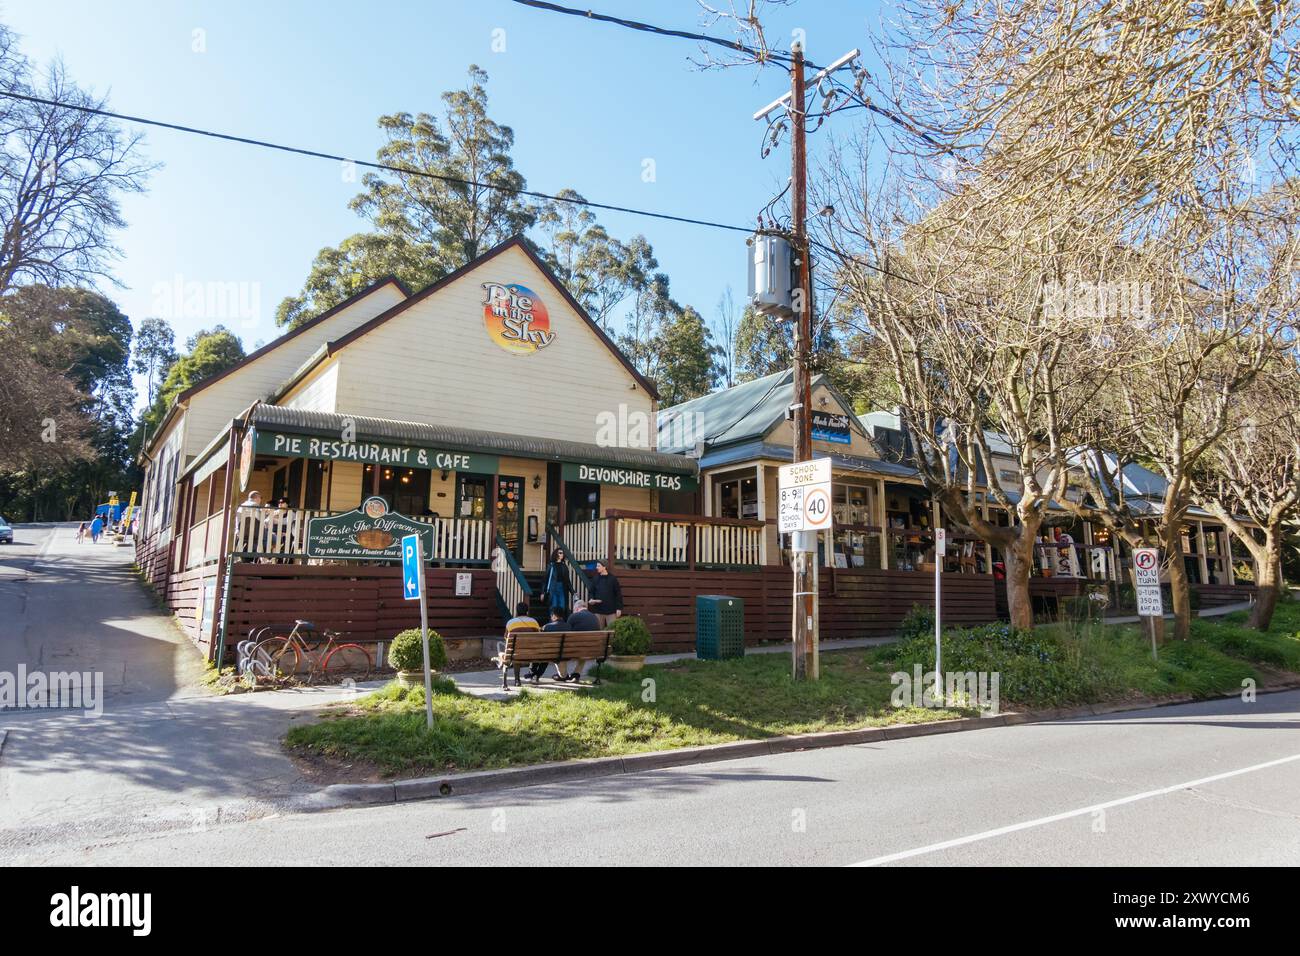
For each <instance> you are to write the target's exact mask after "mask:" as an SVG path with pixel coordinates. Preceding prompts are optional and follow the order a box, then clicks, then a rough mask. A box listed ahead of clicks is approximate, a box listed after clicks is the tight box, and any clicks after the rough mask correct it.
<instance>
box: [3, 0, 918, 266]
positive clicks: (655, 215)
mask: <svg viewBox="0 0 1300 956" xmlns="http://www.w3.org/2000/svg"><path fill="white" fill-rule="evenodd" d="M517 2H523V0H517ZM0 96H2V97H7V98H9V99H15V100H23V101H25V102H28V103H39V104H41V105H43V106H52V107H55V108H56V109H66V110H73V111H74V112H78V113H86V114H90V115H93V116H103V117H106V118H108V119H115V120H121V121H122V122H126V123H138V124H140V125H142V126H156V127H158V128H160V129H169V130H173V131H176V132H180V133H191V134H193V135H195V136H206V137H209V138H211V139H219V140H224V141H226V142H231V143H242V144H244V145H245V146H257V147H260V148H262V149H271V150H276V151H278V152H281V153H290V154H293V155H297V156H308V157H311V158H313V159H328V160H330V161H331V162H340V163H353V164H354V165H357V166H364V167H366V168H368V169H378V170H382V171H383V172H390V173H400V174H402V175H405V176H421V177H423V178H426V179H435V180H438V181H440V182H446V183H455V184H457V185H461V186H475V187H478V188H481V189H495V190H499V191H501V192H510V193H514V194H516V195H521V196H528V197H530V198H533V199H546V200H550V201H552V202H562V203H570V204H572V205H576V206H587V207H590V208H592V209H604V210H607V211H609V212H622V213H627V214H628V215H632V216H645V217H648V218H651V219H661V220H666V221H668V222H679V223H683V224H685V225H690V226H704V227H707V228H710V229H726V230H729V231H731V232H743V233H744V234H745V235H751V234H753V233H754V232H756V231H757V229H756V227H754V226H734V225H731V224H730V223H725V222H712V221H710V220H707V219H692V218H690V217H688V216H674V215H671V214H669V213H663V212H651V211H649V210H646V209H633V208H632V207H630V206H615V205H612V204H610V203H599V202H593V201H591V200H589V199H574V198H572V197H569V196H555V195H551V194H550V193H542V192H536V191H534V190H529V189H511V188H509V187H507V186H501V185H498V184H496V183H483V182H477V181H475V180H472V179H461V178H458V177H456V176H443V175H440V174H438V173H431V172H428V171H426V170H422V169H410V168H407V167H403V166H393V165H390V164H388V163H376V162H371V161H369V160H364V159H352V158H349V157H347V156H339V155H335V154H333V153H323V152H320V151H318V150H313V149H304V148H302V147H299V146H285V145H283V144H281V143H271V142H268V141H266V140H259V139H253V138H251V137H247V136H236V135H235V134H233V133H219V132H216V131H214V130H207V129H201V128H199V127H197V126H185V125H183V124H180V123H168V122H164V121H163V120H155V119H149V118H148V117H144V116H133V115H131V114H129V113H116V112H113V111H112V110H105V109H100V108H99V107H93V106H84V105H81V104H77V103H63V102H60V101H58V100H51V99H46V98H44V97H40V96H31V95H28V94H25V93H13V92H9V91H5V90H0ZM777 198H780V197H777ZM813 244H814V245H818V246H821V247H822V248H823V249H825V250H826V251H827V252H832V253H834V254H835V255H837V256H838V255H839V253H838V252H835V250H833V249H831V248H830V247H829V246H825V245H823V244H821V243H817V242H815V241H814V243H813ZM861 264H862V265H864V266H866V267H867V268H868V269H871V270H873V271H875V272H879V273H880V274H882V275H886V276H890V277H891V278H895V279H899V280H901V281H903V282H909V283H911V284H913V285H918V286H920V285H923V283H920V282H917V281H916V280H914V279H910V278H908V277H907V276H903V275H898V274H896V273H893V272H891V271H890V270H888V269H884V268H882V267H880V266H877V265H874V264H872V263H870V262H862V263H861Z"/></svg>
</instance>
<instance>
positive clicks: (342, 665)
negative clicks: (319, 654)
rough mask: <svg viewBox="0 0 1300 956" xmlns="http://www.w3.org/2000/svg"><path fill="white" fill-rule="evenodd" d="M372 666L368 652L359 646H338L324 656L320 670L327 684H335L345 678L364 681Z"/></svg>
mask: <svg viewBox="0 0 1300 956" xmlns="http://www.w3.org/2000/svg"><path fill="white" fill-rule="evenodd" d="M372 666H373V664H372V662H371V660H370V652H369V651H367V650H366V649H365V648H364V647H362V646H361V645H360V644H340V645H339V646H338V647H336V648H334V650H332V651H330V652H329V653H328V654H326V655H325V660H324V661H323V662H322V664H321V670H322V671H324V672H325V680H326V682H327V683H331V684H337V683H338V682H339V681H341V680H343V679H344V678H346V677H350V678H352V679H353V680H356V681H362V680H366V679H367V678H368V677H369V676H370V669H371V667H372Z"/></svg>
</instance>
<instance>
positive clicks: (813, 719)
mask: <svg viewBox="0 0 1300 956" xmlns="http://www.w3.org/2000/svg"><path fill="white" fill-rule="evenodd" d="M1243 622H1244V616H1240V617H1239V616H1236V615H1233V616H1229V617H1228V618H1226V619H1218V620H1215V621H1211V620H1199V621H1197V623H1196V625H1195V627H1194V629H1193V635H1192V639H1191V640H1189V641H1187V642H1185V643H1178V644H1173V643H1170V644H1166V645H1165V646H1164V647H1162V648H1161V649H1160V658H1159V661H1152V659H1151V651H1150V644H1149V641H1148V640H1146V639H1145V638H1144V636H1143V634H1142V632H1141V631H1140V630H1139V629H1138V628H1137V627H1136V626H1123V627H1111V626H1105V627H1103V626H1101V625H1087V626H1082V627H1079V626H1071V625H1066V624H1058V625H1048V626H1043V627H1039V628H1037V629H1035V630H1034V631H1032V632H1016V631H1013V630H1011V629H1010V628H1009V627H1007V626H1006V625H987V626H984V627H979V628H970V629H965V630H954V631H949V632H946V633H945V638H944V669H945V670H948V671H952V670H958V671H977V672H978V671H986V672H994V671H996V672H998V673H999V674H1000V675H1001V682H1000V690H1001V706H1002V708H1003V709H1009V708H1012V707H1018V708H1035V707H1059V706H1068V705H1071V704H1084V703H1097V702H1102V701H1124V700H1128V699H1133V700H1137V699H1143V698H1160V697H1164V696H1169V695H1176V694H1191V695H1193V696H1196V697H1206V696H1212V695H1217V694H1224V693H1229V692H1232V691H1235V690H1240V689H1241V687H1242V681H1244V680H1247V679H1255V680H1259V679H1260V678H1261V677H1262V676H1264V673H1263V672H1262V671H1261V670H1260V668H1261V666H1262V667H1264V668H1266V669H1269V670H1279V669H1280V670H1288V671H1297V672H1300V604H1296V603H1290V604H1284V605H1282V606H1280V607H1279V609H1278V614H1277V617H1276V618H1275V620H1274V624H1273V627H1272V629H1271V630H1270V631H1269V633H1267V634H1259V633H1256V632H1254V631H1251V630H1249V629H1247V628H1245V627H1244V623H1243ZM918 663H919V664H921V665H922V667H923V669H931V668H933V665H934V643H933V637H932V636H930V635H929V634H926V633H924V632H922V631H919V630H918V631H917V632H915V633H913V635H912V636H910V637H904V639H903V640H902V641H900V642H899V643H898V644H893V645H887V646H885V647H880V648H873V649H870V650H865V651H864V650H852V651H837V652H832V653H827V654H824V655H823V656H822V679H821V680H820V681H818V682H816V683H798V684H796V683H795V682H794V681H793V680H792V679H791V677H790V661H789V657H788V656H787V655H785V654H761V655H751V656H749V657H746V658H744V659H741V660H734V661H695V660H683V661H678V662H674V663H671V664H662V665H657V666H648V667H646V668H645V670H643V671H640V672H636V673H625V672H617V671H610V670H608V669H606V670H605V671H603V674H604V675H605V682H604V683H603V684H602V685H600V686H599V687H592V688H589V689H586V690H583V691H579V692H575V693H564V692H556V693H529V692H527V691H525V692H523V693H521V694H519V695H518V696H517V697H515V698H513V699H511V700H509V701H496V700H485V699H482V698H477V697H472V696H469V695H466V694H462V693H460V692H459V691H458V690H457V689H456V686H455V684H454V683H453V682H452V681H451V680H450V679H447V678H439V679H438V680H437V681H436V683H435V687H434V695H433V712H434V726H433V729H432V730H427V729H426V728H425V715H424V690H423V688H414V689H411V690H407V689H403V688H400V687H398V686H396V685H390V686H389V687H387V688H385V689H384V690H382V691H380V692H378V693H376V694H373V695H371V696H369V697H366V698H363V699H361V700H360V701H357V702H355V703H353V704H350V705H348V706H346V707H341V708H336V709H332V710H331V711H328V712H327V713H326V714H325V715H324V717H323V719H322V720H320V721H319V722H317V723H313V724H309V725H305V726H301V727H295V728H293V729H292V730H290V732H289V734H288V736H287V737H286V744H287V745H288V746H289V747H290V748H291V749H292V750H296V751H298V752H300V753H302V754H304V755H309V756H312V757H317V758H325V759H326V760H337V761H348V762H352V761H361V762H364V763H366V764H369V765H371V766H373V767H375V768H377V769H378V770H380V771H381V772H382V773H384V774H386V775H389V776H393V775H410V774H413V773H431V772H436V773H443V772H452V771H465V770H479V769H488V768H496V767H508V766H521V765H525V764H533V763H544V762H548V761H555V760H568V759H575V758H581V757H600V756H614V755H620V754H630V753H638V752H642V751H648V750H665V749H671V748H676V747H689V746H696V745H701V744H714V743H723V742H727V741H734V740H753V739H762V738H766V737H775V736H780V735H784V734H799V733H812V732H816V731H824V730H844V729H850V728H856V727H870V726H884V725H888V724H899V723H917V722H922V721H932V720H943V719H952V718H955V717H959V716H963V715H966V714H971V713H974V711H971V710H960V709H956V708H946V709H937V708H923V707H895V706H893V705H892V703H891V695H892V692H893V690H894V684H893V682H892V681H891V680H890V674H891V673H893V672H895V671H908V672H910V671H911V670H912V668H913V665H914V664H918Z"/></svg>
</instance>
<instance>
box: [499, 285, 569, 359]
mask: <svg viewBox="0 0 1300 956" xmlns="http://www.w3.org/2000/svg"><path fill="white" fill-rule="evenodd" d="M483 293H484V295H483V324H484V326H485V327H486V328H487V332H488V336H489V337H490V338H491V339H492V341H493V342H495V343H496V344H497V345H499V346H501V348H503V349H505V350H506V351H507V352H513V353H515V354H516V355H531V354H532V353H533V352H537V351H540V350H541V349H544V348H546V347H547V346H548V345H550V344H551V343H552V342H554V341H555V333H554V332H553V331H551V316H550V313H548V312H547V311H546V305H545V304H544V303H543V302H542V301H541V300H540V299H538V298H537V296H536V295H535V294H534V293H533V290H532V289H530V288H528V287H527V286H523V285H520V284H519V283H517V282H510V283H501V282H484V283H483Z"/></svg>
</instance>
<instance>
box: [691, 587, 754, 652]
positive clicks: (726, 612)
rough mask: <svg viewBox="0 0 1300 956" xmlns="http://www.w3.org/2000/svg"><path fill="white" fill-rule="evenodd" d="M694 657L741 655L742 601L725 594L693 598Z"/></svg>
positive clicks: (742, 633) (743, 625)
mask: <svg viewBox="0 0 1300 956" xmlns="http://www.w3.org/2000/svg"><path fill="white" fill-rule="evenodd" d="M695 656H696V657H698V658H699V659H700V660H702V661H720V660H723V659H724V658H728V657H744V656H745V602H744V601H742V600H741V599H740V598H737V597H729V596H728V595H726V594H700V595H697V596H696V598H695Z"/></svg>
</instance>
